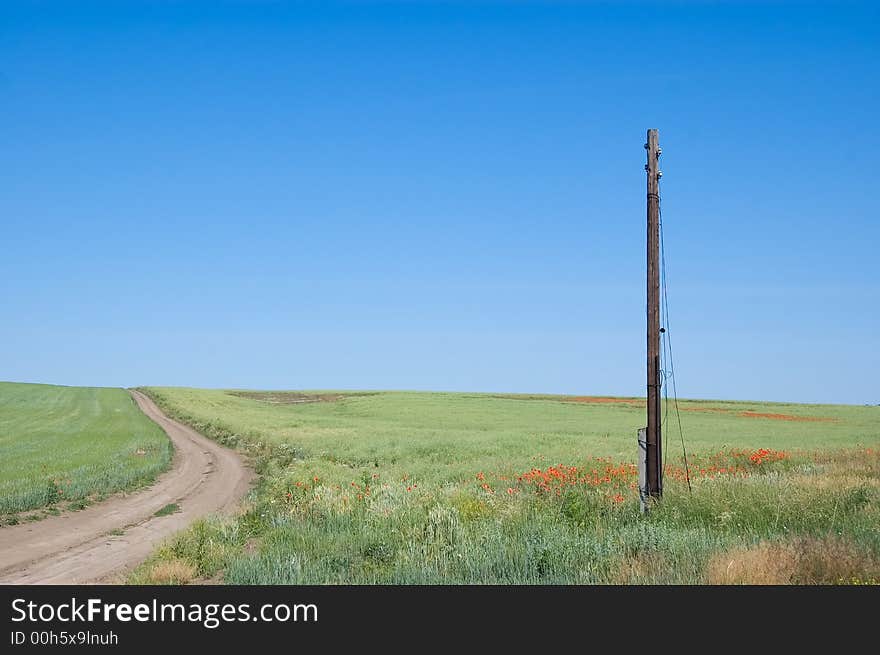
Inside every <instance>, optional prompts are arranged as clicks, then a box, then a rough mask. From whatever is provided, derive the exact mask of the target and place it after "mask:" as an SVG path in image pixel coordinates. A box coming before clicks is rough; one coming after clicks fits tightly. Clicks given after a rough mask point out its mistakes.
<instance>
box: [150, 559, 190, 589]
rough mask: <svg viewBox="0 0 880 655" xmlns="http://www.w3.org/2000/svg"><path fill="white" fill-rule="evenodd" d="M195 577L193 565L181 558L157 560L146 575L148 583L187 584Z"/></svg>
mask: <svg viewBox="0 0 880 655" xmlns="http://www.w3.org/2000/svg"><path fill="white" fill-rule="evenodd" d="M195 577H196V569H195V567H194V566H193V565H192V564H189V563H188V562H186V561H185V560H182V559H171V560H164V561H161V562H157V563H156V564H154V565H153V567H152V568H151V569H150V572H149V573H148V575H147V579H148V582H149V584H177V585H180V584H188V583H189V582H192V580H193V578H195Z"/></svg>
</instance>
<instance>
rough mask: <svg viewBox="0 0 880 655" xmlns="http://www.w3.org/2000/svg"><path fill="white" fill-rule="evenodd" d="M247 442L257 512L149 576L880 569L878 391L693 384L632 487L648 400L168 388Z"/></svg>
mask: <svg viewBox="0 0 880 655" xmlns="http://www.w3.org/2000/svg"><path fill="white" fill-rule="evenodd" d="M147 391H148V393H149V394H150V395H151V396H152V397H153V398H154V399H155V400H156V401H157V402H158V404H159V405H160V406H161V407H162V408H163V409H164V410H165V411H166V412H167V413H169V414H171V415H173V416H175V417H177V418H178V419H180V420H183V421H185V422H187V423H189V424H191V425H192V426H194V427H195V428H197V429H198V430H200V431H202V432H203V433H204V434H206V435H208V436H210V437H212V438H215V439H217V440H219V441H221V442H223V443H226V444H227V445H230V446H233V447H237V448H239V449H240V450H242V451H243V452H246V453H249V454H250V455H251V456H252V457H253V459H254V461H255V463H256V465H257V469H258V472H259V473H260V475H261V482H260V484H259V486H258V488H257V489H256V491H255V492H254V494H253V495H252V499H251V503H250V505H249V509H248V511H247V512H246V513H245V514H244V515H243V516H241V517H239V518H236V519H224V520H209V521H201V522H198V523H197V524H195V525H194V526H193V527H192V528H191V529H190V530H189V531H187V532H185V533H183V534H182V535H180V536H179V537H177V538H176V539H175V540H173V541H172V542H170V543H169V544H167V545H166V546H164V547H163V548H161V549H160V550H159V551H158V552H157V553H156V555H155V556H154V558H152V559H151V560H150V561H149V562H148V563H146V564H145V565H144V566H142V567H141V568H140V569H139V570H138V571H137V572H135V574H134V575H133V577H132V580H133V581H135V582H147V581H148V582H162V581H171V582H181V581H186V580H187V579H191V578H197V579H207V578H215V577H222V578H223V579H225V580H226V581H227V582H229V583H242V584H272V583H318V584H321V583H355V584H359V583H366V584H370V583H391V584H408V583H427V584H433V583H706V582H709V583H715V582H771V583H772V582H781V583H813V582H818V583H828V582H830V583H840V582H848V583H859V582H871V581H876V580H877V579H878V578H880V531H878V526H880V453H878V447H880V421H878V419H880V408H878V407H859V406H832V405H786V404H767V403H728V402H714V401H713V402H694V401H690V402H683V403H681V420H682V423H683V426H684V431H685V437H686V440H687V445H688V448H689V451H690V454H691V462H690V478H691V485H692V487H693V490H692V491H690V492H689V491H688V485H687V475H686V473H685V468H684V466H683V462H682V460H681V446H680V444H679V443H678V434H677V422H676V418H675V416H674V415H672V414H670V415H669V418H668V421H667V424H666V428H667V429H666V434H667V436H668V439H669V441H668V443H667V448H666V457H667V461H666V467H667V475H666V489H665V497H664V500H663V502H662V503H661V504H660V505H658V506H657V507H656V508H654V509H653V510H652V511H651V513H650V514H649V515H648V516H647V517H645V516H642V515H641V514H640V512H639V509H638V495H637V491H636V489H635V488H634V487H635V479H636V478H635V468H634V467H633V466H632V464H633V463H634V462H635V452H636V442H635V433H636V430H637V428H638V427H640V426H641V425H642V424H643V423H644V406H643V402H644V401H640V400H638V399H588V398H580V399H578V398H563V397H551V396H492V395H478V394H446V393H397V392H395V393H391V392H388V393H385V392H382V393H361V394H346V393H342V392H340V393H334V392H321V393H320V394H317V393H316V394H309V393H284V392H273V393H255V392H224V391H217V390H196V389H175V388H153V389H149V390H147Z"/></svg>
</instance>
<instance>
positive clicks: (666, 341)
mask: <svg viewBox="0 0 880 655" xmlns="http://www.w3.org/2000/svg"><path fill="white" fill-rule="evenodd" d="M657 213H658V215H659V224H660V279H661V297H662V302H663V324H664V328H665V329H663V330H662V331H661V334H662V336H663V356H664V360H665V361H668V362H669V377H670V378H671V379H672V398H673V402H674V407H675V416H676V418H677V420H678V436H679V438H680V439H681V452H682V456H683V458H684V473H685V479H686V480H687V486H688V491H692V489H691V472H690V466H689V465H688V458H687V448H686V447H685V444H684V430H683V429H682V427H681V411H680V410H679V408H678V389H677V388H676V384H675V360H674V359H673V357H672V337H671V335H670V328H669V297H668V294H667V292H666V249H665V248H664V245H663V205H662V203H661V201H660V197H659V189H658V197H657ZM667 352H668V360H666V359H665V358H666V354H667ZM666 377H667V373H666V371H663V378H664V384H663V386H664V387H666V388H665V389H664V394H665V405H666V408H665V412H664V417H663V423H664V424H665V423H666V418H667V415H668V412H669V389H668V387H667V386H666V384H665V382H666ZM666 439H667V444H668V440H669V436H668V435H667V437H666ZM667 452H668V449H667ZM665 455H666V453H664V460H665ZM663 464H664V468H665V464H666V462H665V461H664V462H663Z"/></svg>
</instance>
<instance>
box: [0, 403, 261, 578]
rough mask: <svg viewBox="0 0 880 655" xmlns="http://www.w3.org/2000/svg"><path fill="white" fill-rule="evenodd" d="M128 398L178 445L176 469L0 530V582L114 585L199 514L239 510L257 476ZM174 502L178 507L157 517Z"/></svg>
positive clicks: (237, 460)
mask: <svg viewBox="0 0 880 655" xmlns="http://www.w3.org/2000/svg"><path fill="white" fill-rule="evenodd" d="M131 394H132V396H133V397H134V400H135V402H137V404H138V406H139V407H140V408H141V410H142V411H143V412H144V414H146V415H147V416H148V417H149V418H151V419H152V420H153V421H155V422H156V423H157V424H158V425H159V426H160V427H161V428H162V429H163V430H165V432H166V433H167V434H168V437H169V438H170V439H171V441H172V442H173V443H174V448H175V451H174V460H173V462H172V466H171V469H170V470H168V471H166V472H165V473H163V474H162V475H161V476H159V478H158V480H156V482H155V483H154V484H153V485H152V486H150V487H148V488H147V489H143V490H140V491H137V492H135V493H131V494H127V495H118V496H114V497H113V498H110V499H109V500H106V501H104V502H101V503H98V504H96V505H93V506H91V507H88V508H86V509H83V510H80V511H78V512H68V513H65V514H62V515H60V516H53V517H50V518H47V519H44V520H42V521H37V522H34V523H23V524H20V525H14V526H7V527H3V528H0V584H83V583H93V582H113V581H117V580H119V579H120V578H121V577H122V575H124V573H125V572H126V571H128V570H130V569H131V568H132V567H134V566H136V565H137V564H139V563H140V562H141V561H143V560H144V559H145V558H146V557H147V556H148V555H149V554H150V552H151V551H152V549H153V548H154V547H155V546H156V545H157V544H158V543H159V542H160V541H162V540H163V539H164V538H166V537H168V536H169V535H171V534H173V533H174V532H177V531H178V530H181V529H183V528H185V527H186V526H187V525H189V523H190V522H192V521H193V520H194V519H197V518H199V517H201V516H204V515H206V514H211V513H215V512H230V511H232V510H234V509H235V507H236V506H237V505H238V502H239V500H240V499H241V497H242V496H243V495H244V494H245V493H246V492H247V490H248V488H249V486H250V481H251V479H252V477H253V473H252V472H251V470H250V469H249V468H247V466H245V464H244V462H243V461H242V459H241V458H240V457H239V456H238V454H236V453H235V452H233V451H231V450H229V449H227V448H223V447H222V446H220V445H218V444H217V443H215V442H213V441H211V440H210V439H207V438H206V437H203V436H202V435H200V434H199V433H198V432H196V431H195V430H193V429H192V428H189V427H187V426H185V425H182V424H180V423H178V422H177V421H173V420H172V419H170V418H168V417H167V416H165V415H164V414H163V413H162V412H161V411H159V408H158V407H156V405H155V404H154V403H153V401H152V400H150V399H149V398H148V397H147V396H145V395H143V394H142V393H139V392H137V391H132V392H131ZM170 504H177V505H179V507H180V510H179V511H177V512H175V513H173V514H168V515H165V516H155V513H156V512H157V511H158V510H160V509H162V508H164V507H166V506H168V505H170Z"/></svg>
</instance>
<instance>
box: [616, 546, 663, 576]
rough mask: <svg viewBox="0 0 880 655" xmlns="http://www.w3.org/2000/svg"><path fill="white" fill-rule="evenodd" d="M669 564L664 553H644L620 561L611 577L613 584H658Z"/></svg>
mask: <svg viewBox="0 0 880 655" xmlns="http://www.w3.org/2000/svg"><path fill="white" fill-rule="evenodd" d="M667 566H668V564H667V563H666V558H665V557H664V556H663V554H662V553H658V552H642V553H637V554H636V555H633V556H632V557H627V558H625V559H622V560H620V562H618V564H617V566H616V567H615V568H614V571H613V573H612V576H611V582H612V584H656V580H657V577H658V576H659V575H660V574H661V573H662V571H663V570H664V568H666V567H667Z"/></svg>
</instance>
